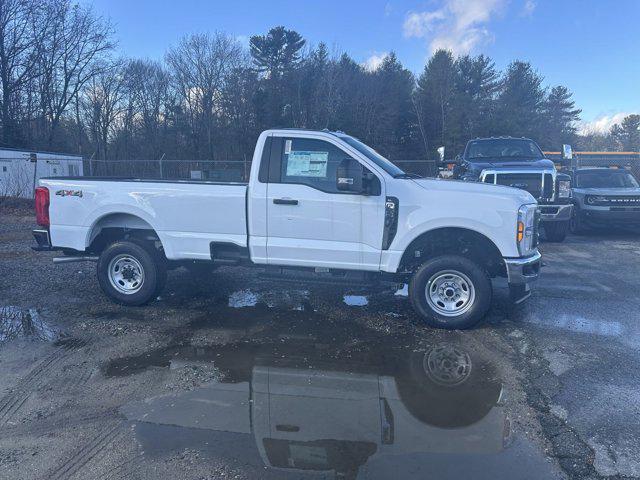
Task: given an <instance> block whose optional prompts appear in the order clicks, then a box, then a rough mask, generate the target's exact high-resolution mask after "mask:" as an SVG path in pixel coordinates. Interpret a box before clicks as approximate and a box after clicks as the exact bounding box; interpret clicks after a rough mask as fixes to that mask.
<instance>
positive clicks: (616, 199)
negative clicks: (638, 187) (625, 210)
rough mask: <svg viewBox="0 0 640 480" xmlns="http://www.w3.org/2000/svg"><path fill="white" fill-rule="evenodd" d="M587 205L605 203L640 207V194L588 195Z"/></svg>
mask: <svg viewBox="0 0 640 480" xmlns="http://www.w3.org/2000/svg"><path fill="white" fill-rule="evenodd" d="M587 203H588V204H589V205H605V206H612V207H640V196H635V195H633V196H630V195H626V196H622V195H621V196H610V195H605V196H602V197H601V196H595V197H594V196H591V195H590V196H589V197H587Z"/></svg>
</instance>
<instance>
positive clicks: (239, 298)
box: [229, 289, 258, 308]
mask: <svg viewBox="0 0 640 480" xmlns="http://www.w3.org/2000/svg"><path fill="white" fill-rule="evenodd" d="M257 303H258V295H256V294H255V293H253V292H252V291H251V290H248V289H246V290H238V291H237V292H233V293H232V294H231V295H229V306H230V307H232V308H244V307H255V306H256V304H257Z"/></svg>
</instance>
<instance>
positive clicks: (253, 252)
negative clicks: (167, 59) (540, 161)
mask: <svg viewBox="0 0 640 480" xmlns="http://www.w3.org/2000/svg"><path fill="white" fill-rule="evenodd" d="M36 217H37V222H38V224H39V225H40V226H42V227H43V228H40V229H38V230H35V231H34V235H35V237H36V240H37V242H38V245H39V246H38V247H36V248H38V249H43V250H52V249H53V250H61V251H63V252H64V254H65V256H64V257H61V258H59V259H57V261H82V260H94V261H96V262H97V276H98V281H99V283H100V286H101V287H102V289H103V291H104V292H105V293H106V294H107V295H108V296H109V297H110V298H112V299H113V300H114V301H116V302H118V303H121V304H125V305H141V304H144V303H146V302H149V301H150V300H152V299H155V298H156V296H157V295H158V293H159V292H160V291H161V289H162V288H163V286H164V283H165V280H166V271H167V269H169V268H172V267H175V266H180V265H193V264H194V263H195V264H197V265H200V266H204V267H205V268H208V267H209V266H214V265H251V266H257V267H261V268H263V269H264V273H265V274H266V275H268V276H269V278H272V279H274V280H276V281H286V280H290V281H294V282H300V281H305V280H309V281H324V282H330V283H332V284H337V283H343V284H344V285H345V286H348V287H352V286H353V285H354V284H356V283H369V282H380V281H383V282H393V283H395V284H398V283H409V297H410V300H411V302H412V305H413V307H414V309H415V310H416V312H417V313H418V314H419V315H420V316H421V317H422V318H424V319H425V321H427V322H428V323H429V324H430V325H433V326H436V327H442V328H468V327H470V326H472V325H474V324H475V323H477V322H478V321H479V320H480V319H481V318H482V317H483V316H484V315H485V313H486V312H487V310H488V309H489V307H490V305H491V299H492V284H491V278H493V277H500V276H502V277H507V278H508V281H509V286H510V291H511V295H512V298H513V300H514V301H515V302H520V301H522V300H524V299H525V298H527V297H528V296H529V294H530V284H531V282H533V281H534V280H535V279H536V278H537V276H538V270H539V266H540V258H541V257H540V254H539V253H538V249H537V204H536V201H535V199H534V198H533V197H532V196H531V195H530V194H529V193H528V192H527V191H525V190H519V189H514V188H508V187H504V186H500V185H486V184H481V183H475V184H473V183H462V182H447V181H443V180H439V179H423V178H416V176H415V175H412V174H408V173H405V172H403V171H402V170H401V169H400V168H398V167H397V166H396V165H394V164H393V163H391V162H390V161H388V160H387V159H385V158H384V157H382V156H381V155H380V154H378V153H377V152H376V151H375V150H373V149H371V148H370V147H368V146H366V145H365V144H363V143H362V142H360V141H358V140H357V139H355V138H353V137H351V136H349V135H346V134H344V133H341V132H329V131H309V130H299V129H281V130H268V131H265V132H263V133H262V134H261V135H260V137H259V138H258V142H257V144H256V148H255V152H254V156H253V161H252V166H251V172H250V180H249V182H248V184H243V183H219V182H210V181H167V180H165V181H153V180H141V179H113V178H89V177H75V178H74V177H69V178H47V179H42V180H41V181H40V187H39V188H38V189H37V193H36ZM54 260H55V259H54Z"/></svg>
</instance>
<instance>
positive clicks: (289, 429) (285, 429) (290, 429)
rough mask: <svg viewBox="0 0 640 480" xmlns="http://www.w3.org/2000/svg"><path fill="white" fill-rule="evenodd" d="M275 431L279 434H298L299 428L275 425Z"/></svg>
mask: <svg viewBox="0 0 640 480" xmlns="http://www.w3.org/2000/svg"><path fill="white" fill-rule="evenodd" d="M276 430H278V431H279V432H292V433H293V432H299V431H300V427H299V426H297V425H282V424H281V425H276Z"/></svg>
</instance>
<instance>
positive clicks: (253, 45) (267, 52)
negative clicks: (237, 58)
mask: <svg viewBox="0 0 640 480" xmlns="http://www.w3.org/2000/svg"><path fill="white" fill-rule="evenodd" d="M304 44H305V40H304V39H303V38H302V36H301V35H300V34H299V33H298V32H296V31H295V30H287V29H286V28H284V27H274V28H272V29H271V30H269V32H268V33H267V34H266V35H254V36H252V37H251V39H250V41H249V48H250V52H251V56H252V57H253V62H254V65H255V66H256V69H257V70H258V71H259V72H262V73H264V74H266V76H267V78H272V79H273V78H277V77H280V76H282V75H283V74H285V73H286V72H289V71H291V70H292V69H293V68H294V67H295V66H296V65H297V64H298V62H299V60H300V50H301V49H302V47H304Z"/></svg>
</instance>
